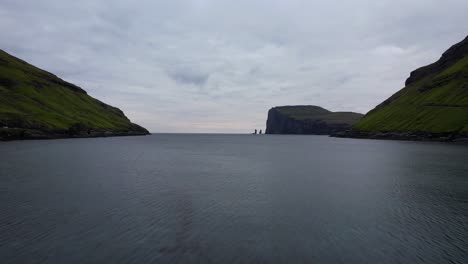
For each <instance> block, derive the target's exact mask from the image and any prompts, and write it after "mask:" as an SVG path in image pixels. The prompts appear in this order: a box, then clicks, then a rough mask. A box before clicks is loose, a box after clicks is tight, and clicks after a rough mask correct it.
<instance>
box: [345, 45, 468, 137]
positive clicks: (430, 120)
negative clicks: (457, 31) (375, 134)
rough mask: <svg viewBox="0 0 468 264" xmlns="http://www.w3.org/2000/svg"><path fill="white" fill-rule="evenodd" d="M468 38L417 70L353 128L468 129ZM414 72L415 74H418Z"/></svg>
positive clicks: (409, 130) (440, 130) (445, 130)
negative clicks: (402, 85) (430, 63)
mask: <svg viewBox="0 0 468 264" xmlns="http://www.w3.org/2000/svg"><path fill="white" fill-rule="evenodd" d="M467 51H468V38H467V39H465V40H464V41H462V42H460V43H458V44H457V45H455V46H454V47H452V48H451V49H449V50H448V51H447V52H446V53H444V55H443V56H442V58H441V59H440V60H439V61H438V62H436V63H434V64H432V65H428V66H426V67H423V68H421V69H419V70H418V72H417V73H416V74H417V75H418V76H417V77H418V78H413V79H415V81H414V82H407V84H408V85H407V86H406V87H405V88H403V89H401V90H400V91H398V92H397V93H396V94H394V95H393V96H391V97H390V98H389V99H387V100H386V101H384V102H383V103H382V104H380V105H379V106H377V107H376V108H375V109H373V110H372V111H370V112H369V113H367V114H366V115H365V116H364V118H363V119H361V121H359V122H358V123H356V124H355V125H354V127H353V128H354V129H357V130H363V131H381V132H389V131H391V132H430V133H454V134H457V133H466V132H468V52H467ZM416 74H415V76H416ZM410 79H411V78H410Z"/></svg>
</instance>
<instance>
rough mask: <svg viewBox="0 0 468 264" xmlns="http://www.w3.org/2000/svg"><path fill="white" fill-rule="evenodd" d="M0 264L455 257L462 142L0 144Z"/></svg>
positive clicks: (465, 175) (466, 167) (465, 179)
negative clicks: (0, 157)
mask: <svg viewBox="0 0 468 264" xmlns="http://www.w3.org/2000/svg"><path fill="white" fill-rule="evenodd" d="M0 153H1V155H2V159H1V160H0V176H1V177H0V259H2V263H151V262H153V263H167V262H171V263H187V262H200V263H246V262H247V263H248V262H250V263H291V262H292V263H297V262H299V263H300V262H308V263H310V262H312V263H466V259H468V232H466V230H467V227H468V191H467V190H468V163H467V159H468V146H466V145H451V144H440V143H420V142H396V141H373V140H353V139H335V138H328V137H323V136H251V135H153V136H148V137H125V138H107V139H75V140H52V141H27V142H6V143H1V144H0Z"/></svg>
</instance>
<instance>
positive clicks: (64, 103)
mask: <svg viewBox="0 0 468 264" xmlns="http://www.w3.org/2000/svg"><path fill="white" fill-rule="evenodd" d="M77 125H79V126H84V127H87V128H89V129H95V130H101V131H135V132H137V131H139V132H145V131H146V130H145V129H144V128H142V127H140V126H138V125H135V124H132V123H131V122H130V121H129V120H128V118H127V117H126V116H125V115H124V113H123V112H122V111H121V110H119V109H118V108H115V107H112V106H109V105H106V104H104V103H102V102H100V101H99V100H97V99H94V98H92V97H91V96H89V95H88V94H87V93H86V92H85V91H84V90H83V89H81V88H79V87H77V86H75V85H73V84H71V83H68V82H65V81H63V80H61V79H59V78H58V77H56V76H55V75H53V74H51V73H48V72H46V71H43V70H41V69H39V68H36V67H34V66H32V65H30V64H28V63H26V62H24V61H22V60H20V59H17V58H15V57H13V56H11V55H9V54H7V53H6V52H4V51H2V50H0V127H2V128H5V127H9V128H27V129H39V130H47V131H66V130H69V129H70V128H72V127H73V126H75V127H76V126H77Z"/></svg>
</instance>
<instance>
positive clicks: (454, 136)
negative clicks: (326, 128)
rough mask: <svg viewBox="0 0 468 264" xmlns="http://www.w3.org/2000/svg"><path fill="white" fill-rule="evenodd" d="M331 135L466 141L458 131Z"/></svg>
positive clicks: (467, 137)
mask: <svg viewBox="0 0 468 264" xmlns="http://www.w3.org/2000/svg"><path fill="white" fill-rule="evenodd" d="M331 136H332V137H339V138H362V139H386V140H407V141H437V142H464V143H468V134H463V133H462V134H458V133H429V132H374V131H362V130H354V129H352V130H347V131H342V132H338V133H333V134H332V135H331Z"/></svg>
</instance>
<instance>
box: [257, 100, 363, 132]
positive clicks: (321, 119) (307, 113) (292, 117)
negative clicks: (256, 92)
mask: <svg viewBox="0 0 468 264" xmlns="http://www.w3.org/2000/svg"><path fill="white" fill-rule="evenodd" d="M362 116H363V115H362V114H358V113H353V112H331V111H328V110H326V109H324V108H322V107H319V106H314V105H296V106H278V107H274V108H272V109H270V111H269V112H268V120H267V128H266V133H267V134H332V133H336V132H338V131H341V130H344V129H348V128H350V127H351V126H352V125H353V124H355V123H356V122H357V121H358V120H359V119H361V118H362Z"/></svg>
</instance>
